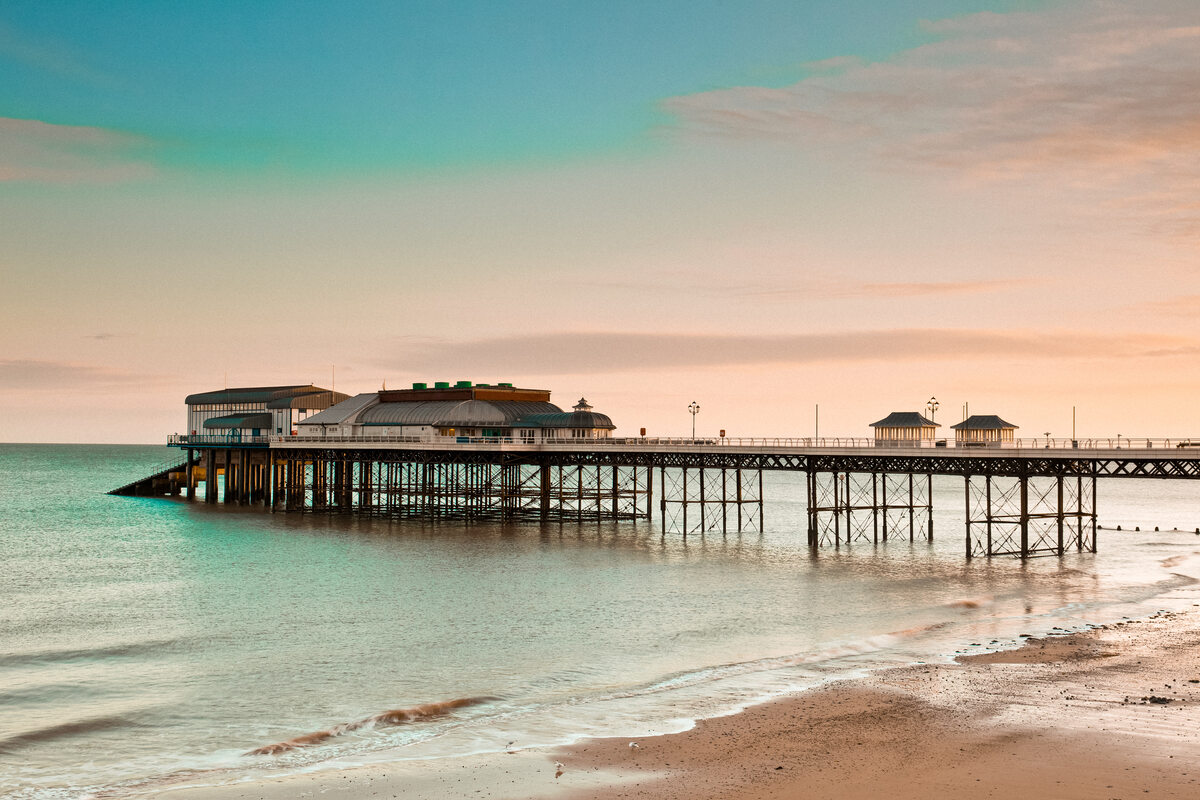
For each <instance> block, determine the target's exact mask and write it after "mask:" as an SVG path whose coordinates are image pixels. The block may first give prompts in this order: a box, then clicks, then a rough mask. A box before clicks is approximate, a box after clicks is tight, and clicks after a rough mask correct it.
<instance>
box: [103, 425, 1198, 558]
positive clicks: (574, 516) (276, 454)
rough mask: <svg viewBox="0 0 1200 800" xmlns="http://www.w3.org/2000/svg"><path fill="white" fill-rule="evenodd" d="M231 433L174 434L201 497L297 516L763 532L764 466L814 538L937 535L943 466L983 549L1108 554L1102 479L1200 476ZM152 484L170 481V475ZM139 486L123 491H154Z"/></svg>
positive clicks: (912, 454)
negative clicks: (956, 483)
mask: <svg viewBox="0 0 1200 800" xmlns="http://www.w3.org/2000/svg"><path fill="white" fill-rule="evenodd" d="M220 438H221V437H212V436H192V437H187V436H176V437H172V440H171V441H170V442H169V444H172V445H173V446H177V447H180V448H181V449H184V450H185V451H186V454H187V457H186V458H185V459H183V464H181V465H180V468H181V469H183V471H184V474H183V477H184V480H183V485H182V489H183V491H184V493H185V494H186V496H187V497H188V498H189V499H195V498H196V497H197V496H198V489H199V485H200V484H201V483H203V484H204V490H203V494H204V500H205V501H206V502H209V503H216V502H218V500H223V501H224V502H225V503H231V504H240V505H246V506H258V507H261V508H268V509H270V510H272V511H279V512H289V513H346V514H364V515H370V516H378V517H388V518H400V517H426V518H451V519H484V518H494V519H503V520H523V519H525V520H560V521H564V522H569V521H576V522H582V521H589V520H645V521H650V522H655V521H656V522H657V525H658V527H659V528H660V529H661V531H662V532H663V533H664V534H666V533H668V532H677V533H681V534H682V535H684V536H687V535H689V534H696V533H705V532H715V531H720V532H745V531H761V530H762V529H763V491H762V474H763V472H765V471H790V472H801V473H804V475H805V486H806V501H807V509H808V512H807V513H808V524H807V528H808V530H807V534H808V541H809V544H810V546H812V547H813V548H822V547H830V546H832V547H841V546H846V545H851V544H853V543H855V542H870V543H883V542H887V541H889V540H893V541H894V540H897V539H899V540H907V541H916V540H932V538H933V534H934V531H933V495H932V480H933V476H935V475H938V476H955V477H959V478H961V479H962V480H963V486H964V501H965V510H966V514H965V517H966V526H965V528H966V529H965V536H964V542H965V553H966V557H967V558H973V557H976V556H995V555H1013V556H1019V557H1022V558H1025V557H1029V556H1036V555H1063V554H1065V553H1067V552H1068V551H1087V552H1095V550H1096V530H1097V525H1096V509H1097V492H1096V485H1097V481H1098V480H1100V479H1127V478H1157V479H1168V480H1181V479H1182V480H1197V479H1200V448H1197V447H1192V446H1190V445H1191V443H1190V442H1188V441H1185V442H1177V441H1172V440H1138V441H1137V442H1136V443H1135V442H1131V441H1129V440H1125V441H1123V442H1121V441H1118V443H1117V444H1115V445H1114V444H1113V442H1112V441H1104V440H1101V441H1094V440H1089V441H1067V442H1064V441H1060V440H1059V441H1052V440H1049V439H1046V440H1040V439H1039V440H1028V441H1024V442H1023V441H1016V442H1013V443H1006V444H1005V446H995V447H954V446H945V444H944V443H942V444H939V445H938V446H926V447H896V446H888V447H876V446H875V445H874V443H873V442H872V441H871V440H862V439H836V440H812V439H724V438H722V439H646V438H629V439H597V440H583V441H573V440H562V441H551V442H541V443H537V444H527V443H521V442H516V441H512V440H511V439H497V438H464V437H458V438H449V437H426V438H417V437H401V436H392V437H387V436H373V437H368V436H358V437H303V436H271V437H265V436H263V437H254V438H253V439H250V440H238V441H219V439H220ZM931 444H932V443H931ZM1135 445H1136V446H1135ZM200 476H203V479H200ZM135 485H140V486H142V487H143V488H144V487H146V486H147V484H145V482H143V483H142V484H136V483H135V484H131V486H135ZM149 486H150V493H154V494H167V493H169V492H167V491H160V490H161V489H162V488H163V484H162V482H161V481H159V482H158V483H155V482H153V481H151V482H150V484H149ZM127 489H128V487H123V489H122V490H116V491H114V492H113V493H114V494H137V493H144V492H137V491H127ZM219 494H220V495H221V496H220V497H219V496H218V495H219ZM656 516H657V520H655V517H656ZM960 535H961V534H960Z"/></svg>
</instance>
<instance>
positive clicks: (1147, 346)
mask: <svg viewBox="0 0 1200 800" xmlns="http://www.w3.org/2000/svg"><path fill="white" fill-rule="evenodd" d="M401 350H402V351H401V352H400V353H399V354H398V355H397V358H396V360H395V361H391V362H386V363H384V364H383V365H384V366H387V367H390V368H393V369H404V370H416V371H427V370H436V369H439V368H441V367H443V366H444V365H446V364H453V365H455V367H456V368H458V369H465V370H476V371H480V370H491V369H495V367H496V365H498V364H507V363H511V361H512V359H513V358H514V354H518V353H519V354H520V358H521V361H522V363H524V364H527V365H536V368H537V370H539V371H540V372H563V373H574V372H581V371H582V372H587V373H600V372H624V371H639V370H660V369H676V368H689V367H716V366H727V365H740V366H746V365H753V364H791V365H797V364H814V363H841V364H848V363H860V362H872V361H884V362H888V363H895V362H901V361H902V362H930V361H933V360H935V359H966V360H971V361H976V360H980V359H1021V360H1024V359H1039V360H1040V359H1072V360H1079V359H1108V358H1121V359H1125V358H1142V357H1161V356H1179V355H1194V354H1195V353H1196V352H1200V343H1198V342H1197V341H1196V340H1194V339H1190V338H1186V337H1179V336H1165V335H1159V334H1140V333H1139V334H1088V333H1079V332H1073V331H1032V332H1020V333H1018V332H1012V331H1001V330H953V329H947V330H941V329H899V330H870V331H844V332H837V333H808V334H779V335H736V334H735V335H726V334H676V333H663V334H656V333H560V334H530V335H524V336H502V337H495V338H487V339H474V340H470V341H434V340H425V341H415V342H414V341H409V342H407V343H406V345H404V346H402V348H401Z"/></svg>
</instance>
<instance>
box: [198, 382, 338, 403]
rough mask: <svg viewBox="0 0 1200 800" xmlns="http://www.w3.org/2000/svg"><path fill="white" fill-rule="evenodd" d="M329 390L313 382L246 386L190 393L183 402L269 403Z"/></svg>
mask: <svg viewBox="0 0 1200 800" xmlns="http://www.w3.org/2000/svg"><path fill="white" fill-rule="evenodd" d="M327 391H329V390H328V389H321V388H319V387H317V386H313V385H312V384H311V383H308V384H293V385H291V386H246V387H242V388H240V389H218V390H216V391H213V392H200V393H198V394H189V395H188V396H187V397H186V398H185V399H184V401H183V402H184V403H186V404H187V405H189V406H193V405H199V404H200V403H269V402H270V401H272V400H278V399H280V398H285V397H298V396H300V395H306V394H318V393H320V392H327Z"/></svg>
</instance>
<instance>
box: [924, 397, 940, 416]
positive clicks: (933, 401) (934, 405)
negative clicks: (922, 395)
mask: <svg viewBox="0 0 1200 800" xmlns="http://www.w3.org/2000/svg"><path fill="white" fill-rule="evenodd" d="M939 405H940V404H939V403H938V401H937V398H936V397H931V398H929V402H928V403H926V404H925V408H927V409H928V410H929V421H930V422H936V421H937V420H935V419H934V417H935V416H936V415H937V410H938V406H939Z"/></svg>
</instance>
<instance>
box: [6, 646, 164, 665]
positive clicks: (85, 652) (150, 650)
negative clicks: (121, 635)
mask: <svg viewBox="0 0 1200 800" xmlns="http://www.w3.org/2000/svg"><path fill="white" fill-rule="evenodd" d="M181 641H183V640H181V639H160V640H156V641H145V642H129V643H126V644H114V645H109V646H108V647H88V648H71V649H67V648H63V649H59V650H40V651H35V652H28V653H7V654H3V655H0V667H20V666H25V665H28V664H48V663H56V662H60V661H82V660H97V659H103V658H122V657H125V656H140V655H147V654H157V653H159V652H161V651H162V650H163V649H165V648H168V647H173V646H175V645H178V644H179V643H180V642H181Z"/></svg>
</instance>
